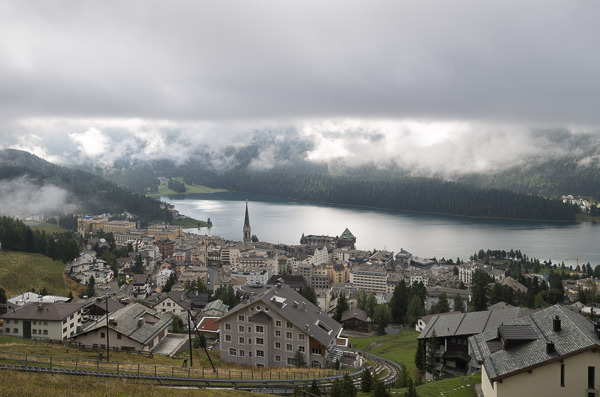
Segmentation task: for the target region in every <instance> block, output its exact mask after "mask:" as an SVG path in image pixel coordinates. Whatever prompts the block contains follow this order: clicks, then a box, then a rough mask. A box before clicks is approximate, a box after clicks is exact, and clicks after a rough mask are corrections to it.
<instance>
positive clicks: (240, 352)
mask: <svg viewBox="0 0 600 397" xmlns="http://www.w3.org/2000/svg"><path fill="white" fill-rule="evenodd" d="M238 353H239V355H240V357H244V356H245V355H246V352H245V351H244V350H240V351H238Z"/></svg>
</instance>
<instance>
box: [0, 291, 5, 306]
mask: <svg viewBox="0 0 600 397" xmlns="http://www.w3.org/2000/svg"><path fill="white" fill-rule="evenodd" d="M0 303H6V291H5V290H4V288H2V287H0Z"/></svg>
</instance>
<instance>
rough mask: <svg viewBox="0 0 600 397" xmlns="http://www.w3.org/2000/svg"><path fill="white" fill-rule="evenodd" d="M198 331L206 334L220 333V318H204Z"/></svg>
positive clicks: (199, 324)
mask: <svg viewBox="0 0 600 397" xmlns="http://www.w3.org/2000/svg"><path fill="white" fill-rule="evenodd" d="M196 329H197V330H198V331H205V332H219V317H203V318H202V320H200V323H198V327H197V328H196Z"/></svg>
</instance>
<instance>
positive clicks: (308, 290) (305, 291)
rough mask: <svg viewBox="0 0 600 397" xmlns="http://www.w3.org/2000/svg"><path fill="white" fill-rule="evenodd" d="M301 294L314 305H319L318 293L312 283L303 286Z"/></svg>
mask: <svg viewBox="0 0 600 397" xmlns="http://www.w3.org/2000/svg"><path fill="white" fill-rule="evenodd" d="M300 295H302V296H303V297H304V298H305V299H306V300H307V301H309V302H310V303H312V304H313V305H315V306H318V302H317V294H316V292H315V290H314V289H313V288H312V287H311V286H310V285H306V286H304V287H302V290H301V291H300Z"/></svg>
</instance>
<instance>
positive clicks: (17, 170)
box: [0, 149, 171, 224]
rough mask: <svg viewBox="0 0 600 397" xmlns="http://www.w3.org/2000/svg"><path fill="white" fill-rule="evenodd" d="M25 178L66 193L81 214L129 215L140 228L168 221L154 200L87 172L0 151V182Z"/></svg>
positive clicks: (166, 215)
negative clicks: (60, 189) (128, 213)
mask: <svg viewBox="0 0 600 397" xmlns="http://www.w3.org/2000/svg"><path fill="white" fill-rule="evenodd" d="M21 177H26V178H28V180H31V181H33V183H34V184H36V185H38V186H41V185H42V184H51V185H54V186H57V187H60V188H62V189H64V190H66V191H68V192H69V198H68V200H69V201H70V203H72V204H74V205H76V206H77V208H78V209H79V210H80V211H82V212H88V213H104V212H106V213H121V212H123V211H130V212H132V213H135V214H136V215H138V216H139V217H140V220H141V222H142V224H147V223H149V222H151V221H166V220H170V217H171V215H170V213H169V212H168V211H167V210H165V209H162V208H161V207H160V203H159V202H158V201H157V200H154V199H151V198H148V197H145V196H143V195H140V194H137V193H134V192H132V191H131V190H129V189H128V188H126V187H122V186H119V185H116V184H115V183H114V182H111V181H109V180H107V179H104V178H102V177H100V176H97V175H94V174H91V173H89V172H85V171H81V170H77V169H72V168H67V167H63V166H59V165H55V164H52V163H50V162H47V161H45V160H42V159H40V158H39V157H36V156H34V155H32V154H30V153H27V152H23V151H19V150H12V149H4V150H1V151H0V181H2V182H5V183H6V182H7V181H11V180H15V179H17V178H21Z"/></svg>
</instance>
